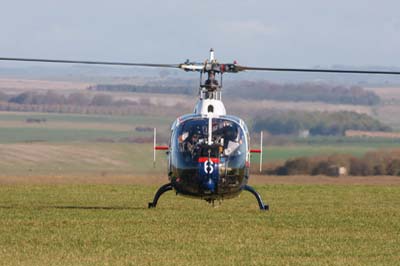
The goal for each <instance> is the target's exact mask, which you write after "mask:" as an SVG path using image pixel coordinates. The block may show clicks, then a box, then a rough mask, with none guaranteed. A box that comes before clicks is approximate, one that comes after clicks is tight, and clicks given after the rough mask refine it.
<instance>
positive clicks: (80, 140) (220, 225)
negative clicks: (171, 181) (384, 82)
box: [0, 83, 400, 265]
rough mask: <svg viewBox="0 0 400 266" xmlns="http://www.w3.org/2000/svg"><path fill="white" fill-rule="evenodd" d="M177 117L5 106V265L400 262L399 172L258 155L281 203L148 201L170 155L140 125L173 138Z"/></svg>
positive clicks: (288, 145) (321, 147)
mask: <svg viewBox="0 0 400 266" xmlns="http://www.w3.org/2000/svg"><path fill="white" fill-rule="evenodd" d="M27 84H29V83H27ZM27 84H21V86H22V87H21V90H22V89H24V88H25V87H26V86H28V85H27ZM42 85H43V84H42ZM48 85H49V86H53V85H54V84H48ZM81 85H82V84H81ZM58 86H60V89H65V90H70V89H71V88H70V87H68V86H73V84H64V83H60V84H58ZM63 86H65V87H63ZM82 86H83V85H82ZM82 88H83V87H82ZM82 88H80V89H82ZM160 99H161V100H162V97H160ZM180 100H182V99H180ZM271 104H273V103H269V102H268V103H260V106H259V108H260V109H262V108H265V107H266V106H265V105H268V106H271ZM300 105H301V104H298V107H300ZM290 106H292V105H290ZM314 107H315V106H314ZM314 107H312V108H314ZM290 108H291V107H290ZM324 108H325V107H324ZM343 108H347V107H346V106H344V107H343ZM363 108H364V107H363ZM364 111H365V112H370V110H361V112H364ZM28 118H36V119H45V120H46V122H44V123H27V122H26V120H27V119H28ZM173 119H174V117H171V116H170V115H164V116H156V117H155V116H150V115H147V116H146V115H131V116H107V115H78V114H48V113H16V112H0V265H398V261H399V260H400V255H399V254H400V224H399V223H398V221H399V220H400V211H399V209H398V206H399V204H400V178H398V177H384V176H379V177H341V178H332V177H322V176H316V177H315V176H313V177H310V176H294V177H270V176H257V175H254V173H256V168H258V165H257V161H258V157H257V156H258V155H255V156H254V157H253V159H254V161H253V165H254V166H255V169H253V175H252V177H251V180H250V183H251V184H252V185H255V187H256V188H257V190H258V191H259V192H260V194H261V195H262V196H263V197H264V199H265V201H266V202H268V203H269V205H270V208H271V210H270V211H269V212H261V211H259V210H258V208H257V204H256V201H255V199H254V197H253V196H252V195H250V194H248V193H242V194H241V195H240V197H238V198H235V199H233V200H228V201H224V202H222V204H221V205H219V204H217V205H216V207H214V208H213V207H212V206H210V205H208V204H207V203H206V202H203V201H200V200H193V199H186V198H182V197H177V196H175V194H174V193H172V192H170V193H167V194H166V195H165V197H162V198H161V200H160V202H159V205H158V207H157V208H156V209H153V210H149V209H147V203H148V201H151V200H152V197H153V196H154V193H155V191H156V189H157V188H158V186H159V185H161V184H163V183H165V182H167V178H166V160H165V156H164V155H163V153H162V152H161V153H159V155H158V160H157V165H156V167H155V168H153V161H152V144H151V143H148V142H147V143H137V141H135V139H140V138H142V139H143V138H146V137H147V138H148V137H150V138H151V137H152V132H138V131H136V130H135V128H136V127H157V129H158V132H159V143H160V144H165V143H166V140H167V136H168V133H169V126H170V123H171V121H172V120H173ZM399 144H400V143H399V141H398V140H385V139H376V140H372V139H363V138H355V139H346V138H313V139H291V140H288V141H286V142H284V143H278V142H277V143H272V144H268V145H265V146H264V151H265V153H264V158H263V159H264V162H267V163H272V164H273V163H278V162H282V161H284V160H286V159H289V158H295V157H300V156H318V155H331V154H351V155H354V156H362V155H364V154H365V153H366V152H369V151H374V150H377V149H391V148H394V147H396V146H399ZM252 147H253V148H256V147H257V144H256V143H253V145H252Z"/></svg>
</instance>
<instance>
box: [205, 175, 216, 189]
mask: <svg viewBox="0 0 400 266" xmlns="http://www.w3.org/2000/svg"><path fill="white" fill-rule="evenodd" d="M204 186H205V188H206V189H207V190H209V191H211V192H214V191H215V182H214V180H212V179H211V178H209V179H208V180H207V182H206V183H205V184H204Z"/></svg>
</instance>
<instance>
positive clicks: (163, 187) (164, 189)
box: [149, 183, 172, 209]
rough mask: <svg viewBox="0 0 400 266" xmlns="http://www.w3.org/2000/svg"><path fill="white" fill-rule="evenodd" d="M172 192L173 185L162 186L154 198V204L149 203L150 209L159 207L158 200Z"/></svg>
mask: <svg viewBox="0 0 400 266" xmlns="http://www.w3.org/2000/svg"><path fill="white" fill-rule="evenodd" d="M170 190H172V185H171V183H168V184H165V185H163V186H161V187H160V188H159V189H158V190H157V193H156V195H155V196H154V199H153V202H149V209H150V208H155V207H156V206H157V202H158V199H159V198H160V197H161V195H162V194H164V193H165V192H167V191H170Z"/></svg>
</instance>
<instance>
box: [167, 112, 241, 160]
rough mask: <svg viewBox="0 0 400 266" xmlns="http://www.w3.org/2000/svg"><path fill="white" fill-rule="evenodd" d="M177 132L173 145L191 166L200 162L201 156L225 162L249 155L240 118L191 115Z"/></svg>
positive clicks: (179, 155) (182, 158)
mask: <svg viewBox="0 0 400 266" xmlns="http://www.w3.org/2000/svg"><path fill="white" fill-rule="evenodd" d="M210 121H211V123H212V125H211V127H210V126H209V122H210ZM209 128H210V129H211V136H209V132H208V131H209ZM175 134H176V135H175V137H174V138H173V139H174V141H175V143H173V149H174V151H176V152H177V153H178V154H176V155H177V156H178V157H180V158H181V160H182V161H184V162H185V165H187V166H189V165H190V164H193V165H194V164H197V162H198V160H199V158H201V157H207V158H218V159H221V162H223V161H227V160H233V159H235V158H236V157H238V156H239V157H242V156H246V145H247V143H246V138H245V135H244V132H243V130H242V129H241V127H240V126H239V125H238V124H237V123H236V122H234V121H231V120H228V119H222V118H213V119H210V120H209V119H208V118H195V119H190V120H187V121H184V122H183V123H181V124H180V125H179V126H178V128H177V129H176V131H175ZM242 159H243V158H242ZM241 161H243V162H244V160H241Z"/></svg>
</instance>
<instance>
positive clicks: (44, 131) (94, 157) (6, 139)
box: [0, 112, 400, 176]
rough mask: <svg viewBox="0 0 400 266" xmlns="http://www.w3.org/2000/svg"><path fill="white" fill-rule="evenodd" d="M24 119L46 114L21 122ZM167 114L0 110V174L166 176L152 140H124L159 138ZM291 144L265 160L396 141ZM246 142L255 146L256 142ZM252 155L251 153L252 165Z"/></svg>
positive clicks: (165, 130) (273, 149)
mask: <svg viewBox="0 0 400 266" xmlns="http://www.w3.org/2000/svg"><path fill="white" fill-rule="evenodd" d="M27 118H38V119H46V122H44V123H27V122H26V119H27ZM172 120H173V118H171V117H152V116H140V115H136V116H107V115H77V114H47V113H18V112H0V158H1V160H0V169H1V172H0V175H2V176H7V175H11V176H14V175H18V176H21V175H22V176H24V175H27V176H35V175H49V176H53V175H95V176H112V175H119V174H123V175H130V174H139V175H145V174H156V175H162V176H165V175H166V160H165V154H164V153H163V152H159V153H158V163H157V167H156V168H153V163H152V157H153V156H152V144H150V143H147V144H138V143H132V142H127V140H129V139H131V138H140V137H142V138H143V137H147V138H150V139H151V137H152V132H144V133H143V132H137V131H135V127H137V126H146V127H157V128H158V136H159V139H161V140H160V141H159V142H161V141H163V142H164V143H165V141H166V139H167V137H168V135H169V126H170V123H171V122H172ZM289 143H292V144H285V145H265V146H264V158H263V161H264V162H266V163H273V162H277V161H284V160H287V159H290V158H296V157H301V156H316V155H331V154H351V155H354V156H362V155H363V154H365V153H366V152H368V151H372V150H376V149H384V148H394V147H396V146H400V143H399V142H398V141H394V140H379V139H378V140H376V139H375V140H368V139H344V138H312V139H300V140H296V139H293V140H291V141H289ZM252 147H257V144H256V143H253V144H252ZM257 162H258V155H254V156H253V166H255V167H256V166H257Z"/></svg>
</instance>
